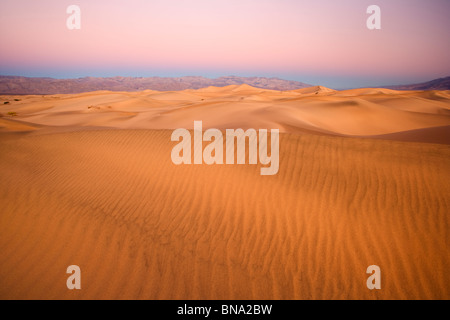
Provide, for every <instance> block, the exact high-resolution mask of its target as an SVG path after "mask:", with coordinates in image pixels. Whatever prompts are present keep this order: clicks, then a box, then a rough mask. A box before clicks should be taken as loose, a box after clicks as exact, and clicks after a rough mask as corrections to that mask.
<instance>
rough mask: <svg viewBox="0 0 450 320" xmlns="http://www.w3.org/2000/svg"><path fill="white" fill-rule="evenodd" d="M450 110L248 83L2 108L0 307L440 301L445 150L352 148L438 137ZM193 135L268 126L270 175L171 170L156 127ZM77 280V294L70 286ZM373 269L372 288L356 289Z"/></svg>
mask: <svg viewBox="0 0 450 320" xmlns="http://www.w3.org/2000/svg"><path fill="white" fill-rule="evenodd" d="M315 92H318V94H315ZM14 98H18V99H21V101H14V100H13V99H14ZM2 99H3V100H2ZM449 99H450V92H448V91H429V92H420V91H410V92H396V91H392V90H386V89H358V90H353V91H341V92H339V91H338V92H336V91H333V90H329V89H326V88H323V87H317V88H314V89H310V90H306V89H303V91H302V90H296V91H285V92H280V91H270V90H262V89H256V88H252V87H249V86H245V85H244V86H239V87H238V86H230V87H226V88H206V89H200V90H186V91H181V92H155V91H144V92H138V93H123V92H121V93H113V92H93V93H85V94H77V95H55V96H45V97H41V96H21V97H7V96H2V97H0V101H6V100H9V101H12V102H11V103H10V104H9V105H3V104H1V105H0V114H2V115H3V117H1V118H0V208H1V209H0V252H1V255H0V298H1V299H55V298H56V299H449V298H450V277H449V276H448V271H449V270H450V258H449V254H448V253H449V250H448V248H449V244H450V242H449V233H448V230H450V216H449V212H450V210H449V209H450V200H449V199H450V197H449V195H450V162H449V161H450V160H449V159H450V147H449V146H448V145H446V144H436V143H420V142H400V141H393V140H391V141H389V140H383V139H366V138H364V139H363V138H357V137H349V136H374V138H375V137H377V138H380V135H381V136H382V135H387V136H385V137H384V138H385V139H390V138H392V139H397V137H396V134H397V135H398V134H399V133H402V136H401V139H399V140H405V137H404V136H405V135H406V136H407V135H408V132H413V133H414V134H415V135H417V132H420V130H425V131H426V130H433V128H436V129H435V130H444V129H445V128H446V127H447V126H449V125H450V111H449V109H450V103H449ZM9 111H14V112H17V114H18V116H17V117H11V116H7V112H9ZM194 120H202V121H203V126H204V129H205V128H207V127H215V128H221V129H224V128H238V127H242V128H257V129H258V128H280V129H281V131H282V132H283V134H281V140H280V169H279V173H278V174H277V175H275V176H261V175H260V170H259V165H228V166H226V165H212V166H207V165H181V166H176V165H174V164H172V162H171V159H170V153H171V149H172V147H173V146H174V145H175V144H176V143H174V142H171V141H170V134H171V132H172V130H167V129H174V128H178V127H186V128H192V126H193V121H194ZM442 128H444V129H442ZM118 129H125V130H118ZM139 129H141V130H139ZM158 129H161V130H158ZM164 129H166V130H164ZM436 132H442V131H436ZM446 132H448V131H446ZM389 135H393V136H394V137H389ZM406 140H407V139H406ZM431 142H433V139H431ZM435 142H439V141H435ZM443 143H445V141H444V142H443ZM72 264H76V265H79V266H80V267H81V271H82V289H81V290H74V291H70V290H68V289H67V287H66V279H67V277H68V276H69V275H68V274H66V268H67V266H69V265H72ZM373 264H375V265H378V266H380V267H381V272H382V274H381V277H382V289H381V290H373V291H371V290H369V289H367V287H366V279H367V277H368V276H369V275H367V274H366V273H365V272H366V268H367V267H368V266H369V265H373Z"/></svg>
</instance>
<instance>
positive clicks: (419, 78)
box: [0, 0, 450, 89]
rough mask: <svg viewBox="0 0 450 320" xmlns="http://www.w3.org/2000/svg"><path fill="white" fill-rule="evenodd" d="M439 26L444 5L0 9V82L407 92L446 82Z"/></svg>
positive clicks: (439, 0) (191, 0) (165, 2)
mask: <svg viewBox="0 0 450 320" xmlns="http://www.w3.org/2000/svg"><path fill="white" fill-rule="evenodd" d="M70 5H78V6H79V7H80V9H81V29H79V30H69V29H68V28H67V26H66V21H67V19H68V18H69V16H70V14H67V13H66V9H67V7H68V6H70ZM370 5H378V6H379V7H380V9H381V29H380V30H369V29H368V28H367V26H366V21H367V19H368V18H369V16H370V14H368V13H367V12H366V11H367V8H368V7H369V6H370ZM449 15H450V1H449V0H420V1H419V0H369V1H366V0H339V1H336V0H314V1H313V0H309V1H304V0H105V1H103V0H0V44H1V45H0V74H1V75H20V76H30V77H53V78H78V77H84V76H96V77H109V76H133V77H149V76H187V75H197V76H205V77H209V78H215V77H220V76H227V75H236V76H265V77H279V78H282V79H287V80H297V81H302V82H305V83H309V84H315V85H324V86H327V87H331V88H336V89H343V88H353V87H368V86H381V85H394V84H409V83H417V82H423V81H428V80H432V79H436V78H440V77H445V76H449V75H450V37H449V33H448V30H450V17H449Z"/></svg>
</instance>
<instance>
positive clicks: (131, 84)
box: [0, 75, 311, 94]
mask: <svg viewBox="0 0 450 320" xmlns="http://www.w3.org/2000/svg"><path fill="white" fill-rule="evenodd" d="M243 84H246V85H249V86H252V87H255V88H261V89H271V90H294V89H302V88H307V87H310V86H311V85H309V84H306V83H303V82H299V81H294V80H283V79H280V78H266V77H238V76H223V77H219V78H215V79H209V78H205V77H201V76H184V77H174V78H172V77H121V76H116V77H108V78H101V77H98V78H97V77H84V78H76V79H54V78H49V77H35V78H33V77H22V76H1V75H0V94H73V93H83V92H90V91H100V90H109V91H130V92H131V91H143V90H158V91H180V90H186V89H201V88H207V87H209V86H214V87H225V86H229V85H243Z"/></svg>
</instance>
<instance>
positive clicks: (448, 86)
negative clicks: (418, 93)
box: [383, 77, 450, 90]
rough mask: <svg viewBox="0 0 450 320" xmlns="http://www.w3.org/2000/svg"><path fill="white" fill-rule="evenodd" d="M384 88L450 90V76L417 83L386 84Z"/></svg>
mask: <svg viewBox="0 0 450 320" xmlns="http://www.w3.org/2000/svg"><path fill="white" fill-rule="evenodd" d="M383 88H387V89H393V90H450V77H445V78H440V79H435V80H431V81H428V82H423V83H416V84H408V85H397V86H385V87H383Z"/></svg>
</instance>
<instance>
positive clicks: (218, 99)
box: [0, 84, 450, 136]
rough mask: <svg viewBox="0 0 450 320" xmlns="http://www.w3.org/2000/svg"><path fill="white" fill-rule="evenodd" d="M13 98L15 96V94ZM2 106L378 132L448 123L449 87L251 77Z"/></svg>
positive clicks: (56, 113)
mask: <svg viewBox="0 0 450 320" xmlns="http://www.w3.org/2000/svg"><path fill="white" fill-rule="evenodd" d="M14 99H17V100H20V101H15V100H14ZM1 100H3V101H5V102H6V101H7V102H9V104H7V105H1V106H0V113H1V114H3V115H4V117H5V115H6V114H7V112H10V111H14V112H16V113H17V115H18V116H17V117H14V119H19V120H21V121H22V122H28V123H30V124H38V125H44V126H96V127H106V128H127V129H175V128H178V127H186V128H192V124H193V121H194V120H199V117H201V119H200V120H203V122H204V126H205V128H229V127H231V128H236V127H244V128H249V127H267V128H280V129H281V131H282V132H291V133H292V132H300V131H304V130H308V131H309V130H312V131H316V132H319V133H324V132H326V133H331V134H337V135H347V136H379V135H388V134H391V133H397V132H400V131H410V130H418V129H426V128H433V127H442V126H447V125H450V103H449V101H450V92H449V91H395V90H389V89H370V88H369V89H354V90H346V91H335V90H331V89H328V88H325V87H321V86H317V87H311V88H306V89H300V90H293V91H275V90H265V89H260V88H254V87H251V86H249V85H245V84H244V85H230V86H227V87H221V88H219V87H208V88H205V89H199V90H184V91H170V92H159V91H151V90H146V91H143V92H134V93H133V92H108V91H99V92H91V93H83V94H77V95H72V94H70V95H50V96H24V97H20V96H17V97H14V96H2V97H0V101H1Z"/></svg>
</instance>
